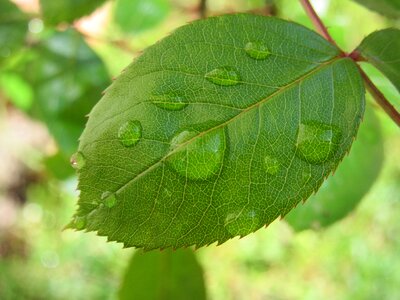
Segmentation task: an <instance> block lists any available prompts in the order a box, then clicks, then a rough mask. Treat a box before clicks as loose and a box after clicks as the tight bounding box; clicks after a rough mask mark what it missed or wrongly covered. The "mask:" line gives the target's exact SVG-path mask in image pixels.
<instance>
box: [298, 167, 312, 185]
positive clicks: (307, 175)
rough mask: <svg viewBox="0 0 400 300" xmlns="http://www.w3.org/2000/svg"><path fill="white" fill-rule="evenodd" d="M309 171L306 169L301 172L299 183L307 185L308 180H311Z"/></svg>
mask: <svg viewBox="0 0 400 300" xmlns="http://www.w3.org/2000/svg"><path fill="white" fill-rule="evenodd" d="M311 175H312V174H311V171H310V170H308V169H305V170H303V172H301V181H302V183H307V182H308V181H309V180H310V178H311Z"/></svg>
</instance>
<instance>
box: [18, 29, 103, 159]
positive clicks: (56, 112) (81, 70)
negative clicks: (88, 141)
mask: <svg viewBox="0 0 400 300" xmlns="http://www.w3.org/2000/svg"><path fill="white" fill-rule="evenodd" d="M31 54H32V53H31ZM21 74H22V75H23V76H24V77H25V78H26V80H27V81H28V82H29V83H30V84H31V85H32V87H33V90H34V103H33V107H32V114H33V115H34V116H35V117H37V118H39V119H41V120H43V121H44V122H45V123H46V124H47V126H48V128H49V130H50V133H51V134H52V135H53V136H54V137H55V139H56V141H57V143H58V144H59V146H60V148H61V150H63V152H64V154H66V155H69V156H70V155H71V154H72V153H73V152H74V151H75V149H76V147H77V145H78V138H79V136H80V134H81V132H82V130H83V127H84V125H85V122H86V115H87V114H88V113H89V112H90V110H91V109H92V107H93V106H94V104H95V103H96V102H97V100H98V98H99V97H100V95H101V92H102V91H103V90H104V89H105V87H106V86H107V84H108V83H109V77H108V74H107V71H106V69H105V66H104V64H103V63H102V61H101V60H100V59H99V57H98V56H97V55H96V54H95V53H94V52H93V50H91V49H90V48H89V46H88V45H87V44H86V42H85V41H84V39H83V38H82V36H81V35H80V34H79V33H77V32H76V31H73V30H68V31H65V32H57V33H54V34H53V35H52V36H50V37H49V38H48V39H46V40H43V41H42V42H41V43H40V44H39V45H37V47H36V48H35V49H33V57H32V59H31V61H30V62H28V63H26V64H25V66H24V68H23V70H22V71H21Z"/></svg>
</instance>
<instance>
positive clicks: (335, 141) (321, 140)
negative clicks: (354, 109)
mask: <svg viewBox="0 0 400 300" xmlns="http://www.w3.org/2000/svg"><path fill="white" fill-rule="evenodd" d="M341 136H342V135H341V131H340V129H339V128H338V127H336V126H333V125H328V124H323V123H319V122H314V121H312V122H307V123H301V124H300V126H299V129H298V131H297V141H296V147H297V150H298V151H297V152H296V154H297V155H298V156H299V157H300V158H301V159H303V160H305V161H307V162H309V163H310V164H321V163H323V162H326V161H327V160H329V159H330V158H331V157H332V156H333V155H334V154H335V153H336V151H337V150H338V147H339V143H340V139H341Z"/></svg>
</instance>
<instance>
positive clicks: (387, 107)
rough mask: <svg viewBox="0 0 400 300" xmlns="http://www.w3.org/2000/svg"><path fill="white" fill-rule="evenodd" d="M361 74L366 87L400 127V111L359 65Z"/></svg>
mask: <svg viewBox="0 0 400 300" xmlns="http://www.w3.org/2000/svg"><path fill="white" fill-rule="evenodd" d="M358 69H359V70H360V73H361V76H362V78H363V79H364V83H365V87H366V88H367V90H368V92H369V93H370V94H371V96H372V97H374V99H375V101H376V102H377V103H378V104H379V105H380V106H381V107H382V108H383V110H384V111H385V112H386V113H387V114H388V116H389V117H390V118H391V119H392V120H393V121H394V122H395V123H396V124H397V126H399V127H400V113H399V112H398V111H397V110H396V109H395V108H394V106H393V105H392V104H390V102H389V101H388V100H387V99H386V97H385V96H384V95H383V94H382V92H381V91H380V90H379V89H378V88H377V87H376V86H375V84H374V83H373V82H372V81H371V79H369V77H368V75H367V74H366V73H365V72H364V71H363V70H362V69H361V67H360V66H358Z"/></svg>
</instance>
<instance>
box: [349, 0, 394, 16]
mask: <svg viewBox="0 0 400 300" xmlns="http://www.w3.org/2000/svg"><path fill="white" fill-rule="evenodd" d="M355 1H357V2H358V3H360V4H361V5H364V6H365V7H367V8H368V9H370V10H373V11H376V12H378V13H380V14H382V15H384V16H386V17H389V18H394V19H398V18H400V1H399V0H355Z"/></svg>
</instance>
